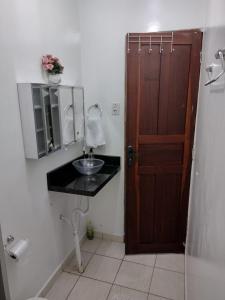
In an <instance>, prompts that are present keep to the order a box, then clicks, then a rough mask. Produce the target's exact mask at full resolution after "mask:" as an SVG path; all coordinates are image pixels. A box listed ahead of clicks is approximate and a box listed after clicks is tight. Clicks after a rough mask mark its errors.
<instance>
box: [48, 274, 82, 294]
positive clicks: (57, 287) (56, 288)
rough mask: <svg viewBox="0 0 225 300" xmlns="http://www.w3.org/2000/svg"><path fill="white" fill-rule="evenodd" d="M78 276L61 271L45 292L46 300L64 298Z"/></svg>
mask: <svg viewBox="0 0 225 300" xmlns="http://www.w3.org/2000/svg"><path fill="white" fill-rule="evenodd" d="M78 278H79V277H78V276H76V275H73V274H68V273H64V272H63V273H61V274H60V276H59V277H58V278H57V280H56V282H55V284H54V285H53V287H52V288H51V290H50V291H49V292H48V293H47V295H46V298H47V299H48V300H65V299H66V298H67V296H68V294H69V293H70V291H71V290H72V288H73V287H74V285H75V283H76V282H77V280H78Z"/></svg>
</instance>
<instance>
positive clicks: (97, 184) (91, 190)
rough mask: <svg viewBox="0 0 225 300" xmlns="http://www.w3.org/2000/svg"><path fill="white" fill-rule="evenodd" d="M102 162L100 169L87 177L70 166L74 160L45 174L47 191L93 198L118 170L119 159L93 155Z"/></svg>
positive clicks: (117, 157)
mask: <svg viewBox="0 0 225 300" xmlns="http://www.w3.org/2000/svg"><path fill="white" fill-rule="evenodd" d="M94 157H95V158H99V159H102V160H104V162H105V164H104V166H103V167H102V169H101V170H100V171H99V172H98V173H96V174H94V175H89V176H84V175H82V174H80V173H79V172H78V171H77V170H76V169H75V168H74V166H73V165H72V162H73V161H74V160H77V159H80V158H83V157H78V158H76V159H73V160H72V161H70V162H68V163H66V164H65V165H63V166H61V167H58V168H57V169H55V170H53V171H51V172H48V173H47V182H48V190H49V191H54V192H60V193H68V194H77V195H84V196H91V197H93V196H95V195H96V194H97V193H98V192H99V191H100V190H101V189H102V188H103V187H104V186H105V185H106V184H107V183H108V182H109V181H110V180H111V179H112V178H113V177H114V176H115V175H116V174H117V173H118V172H119V170H120V157H119V156H107V155H94Z"/></svg>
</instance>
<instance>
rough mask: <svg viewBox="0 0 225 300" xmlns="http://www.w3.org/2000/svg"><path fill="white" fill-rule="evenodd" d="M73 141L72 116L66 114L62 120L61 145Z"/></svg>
mask: <svg viewBox="0 0 225 300" xmlns="http://www.w3.org/2000/svg"><path fill="white" fill-rule="evenodd" d="M73 142H74V125H73V116H69V115H67V116H66V118H65V120H64V128H63V145H69V144H71V143H73Z"/></svg>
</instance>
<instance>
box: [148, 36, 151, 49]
mask: <svg viewBox="0 0 225 300" xmlns="http://www.w3.org/2000/svg"><path fill="white" fill-rule="evenodd" d="M148 52H149V53H151V52H152V36H151V35H150V37H149V50H148Z"/></svg>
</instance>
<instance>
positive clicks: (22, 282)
mask: <svg viewBox="0 0 225 300" xmlns="http://www.w3.org/2000/svg"><path fill="white" fill-rule="evenodd" d="M76 12H77V9H76V6H75V4H74V1H73V0H45V1H38V0H29V1H26V0H2V1H1V9H0V43H1V47H0V66H1V67H0V140H1V147H0V223H1V225H2V231H3V236H4V238H6V236H7V235H8V234H13V235H14V236H15V237H16V238H17V239H20V238H28V239H29V241H30V247H29V251H28V253H27V255H26V256H25V257H24V258H23V259H22V260H21V261H20V262H18V263H15V262H13V261H11V260H10V259H9V258H7V268H8V275H9V284H10V292H11V296H12V300H25V299H27V298H28V297H31V296H35V294H36V293H37V292H38V291H39V289H41V287H42V286H43V284H44V283H45V282H46V281H47V279H48V278H49V277H50V275H52V273H53V272H54V271H55V269H56V267H57V266H58V265H59V264H60V263H61V262H62V260H63V259H64V258H65V256H66V255H67V254H68V253H69V252H70V251H71V249H72V235H71V232H70V230H69V229H68V227H67V226H66V225H63V224H62V223H61V221H59V214H60V213H61V212H63V213H65V214H69V212H70V211H71V208H72V207H73V206H75V205H76V203H77V200H78V199H79V198H78V197H74V196H70V195H64V194H57V193H48V191H47V182H46V172H48V171H49V170H51V169H54V168H55V167H57V166H59V165H61V164H62V163H65V162H67V161H69V160H71V159H73V158H74V157H75V156H77V155H78V154H80V153H81V152H80V147H79V146H76V147H72V148H71V149H69V150H68V151H67V152H59V153H55V154H53V155H52V156H50V157H48V158H43V159H42V160H40V161H27V160H25V159H24V151H23V144H22V132H21V124H20V115H19V107H18V99H17V91H16V82H17V81H21V82H23V81H27V82H30V81H33V82H41V81H43V78H42V75H41V69H40V58H41V55H43V54H46V53H53V54H55V55H58V56H59V57H60V58H61V59H62V61H63V63H64V65H65V74H64V75H63V83H68V84H71V83H72V84H80V81H81V71H80V41H79V24H78V18H77V14H76ZM75 199H76V200H75Z"/></svg>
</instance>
